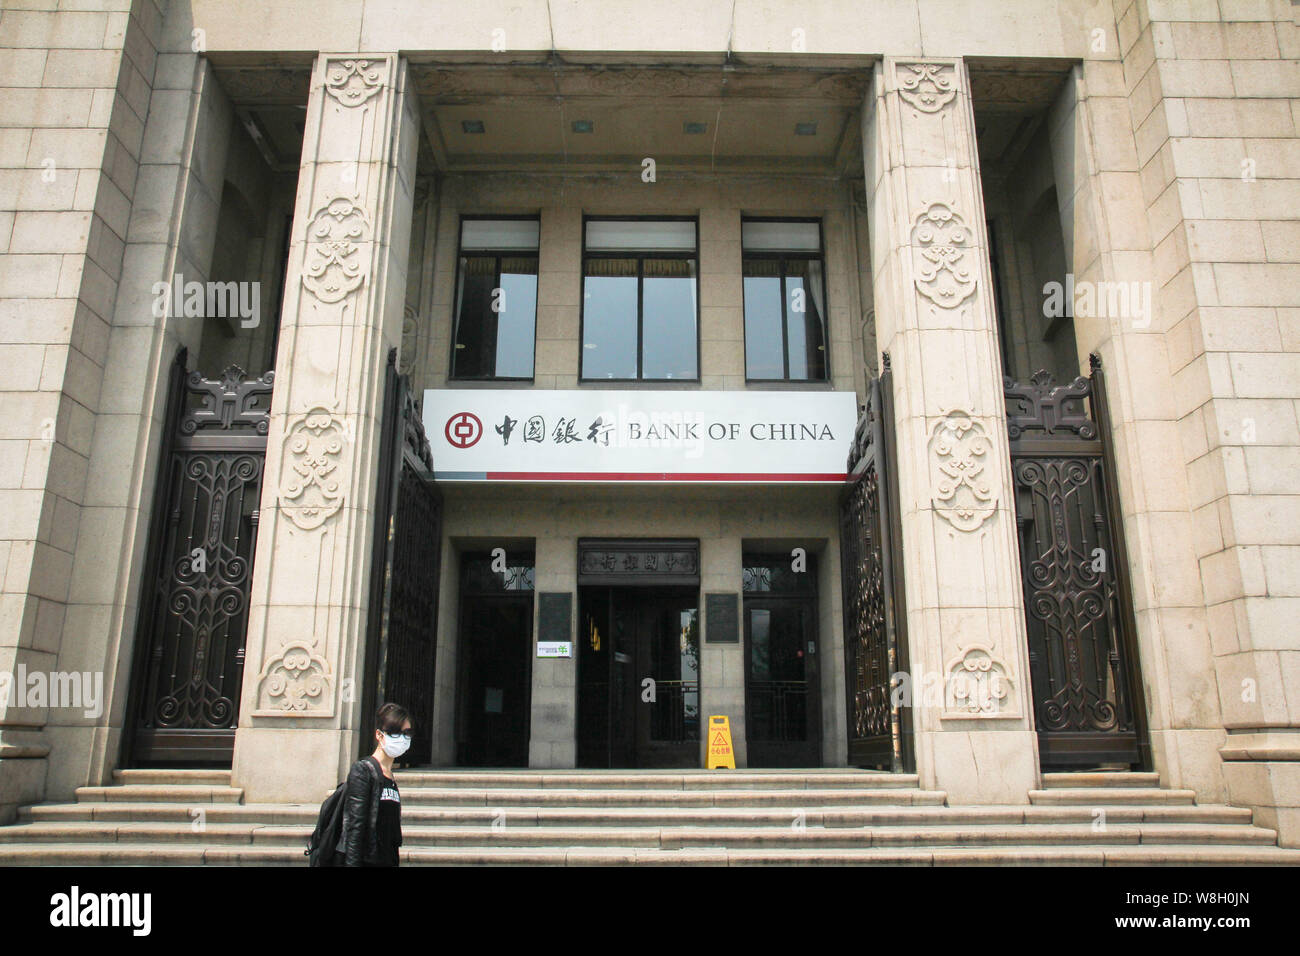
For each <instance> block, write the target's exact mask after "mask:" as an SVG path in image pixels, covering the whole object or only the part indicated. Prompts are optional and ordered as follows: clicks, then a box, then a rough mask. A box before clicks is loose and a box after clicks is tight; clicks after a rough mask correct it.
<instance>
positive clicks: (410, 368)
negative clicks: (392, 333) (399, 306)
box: [397, 305, 420, 375]
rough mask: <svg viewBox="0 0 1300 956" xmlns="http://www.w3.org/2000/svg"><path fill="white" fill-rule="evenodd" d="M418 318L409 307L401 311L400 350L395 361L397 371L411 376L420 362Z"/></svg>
mask: <svg viewBox="0 0 1300 956" xmlns="http://www.w3.org/2000/svg"><path fill="white" fill-rule="evenodd" d="M419 349H420V316H419V314H418V313H417V312H416V311H415V310H414V309H413V308H411V307H410V306H409V305H408V306H406V307H405V308H404V309H403V311H402V350H401V352H400V353H399V358H398V360H397V371H398V372H400V373H401V374H402V375H413V374H414V373H415V371H416V368H417V366H418V365H419V362H420V354H419Z"/></svg>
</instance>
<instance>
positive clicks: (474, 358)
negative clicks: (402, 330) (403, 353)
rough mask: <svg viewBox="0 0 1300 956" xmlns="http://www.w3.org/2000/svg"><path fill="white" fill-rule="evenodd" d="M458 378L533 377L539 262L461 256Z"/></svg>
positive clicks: (531, 258) (456, 354) (454, 369)
mask: <svg viewBox="0 0 1300 956" xmlns="http://www.w3.org/2000/svg"><path fill="white" fill-rule="evenodd" d="M459 271H460V280H459V282H458V283H457V289H456V336H455V341H454V342H453V343H452V366H451V374H452V377H453V378H532V377H533V335H534V329H535V326H536V322H537V257H536V256H528V255H524V256H518V255H494V254H491V253H470V254H468V255H464V256H461V259H460V270H459Z"/></svg>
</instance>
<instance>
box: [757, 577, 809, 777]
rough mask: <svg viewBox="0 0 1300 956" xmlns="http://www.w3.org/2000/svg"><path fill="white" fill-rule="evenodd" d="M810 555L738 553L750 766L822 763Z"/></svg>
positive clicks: (797, 765) (791, 765)
mask: <svg viewBox="0 0 1300 956" xmlns="http://www.w3.org/2000/svg"><path fill="white" fill-rule="evenodd" d="M814 560H815V558H814V556H813V555H806V556H805V557H804V558H803V560H802V561H801V562H799V563H796V562H794V561H792V560H791V557H790V555H789V554H770V555H768V554H761V555H760V554H746V555H745V556H744V575H743V582H744V595H745V604H744V634H745V729H746V734H745V738H746V743H747V745H748V754H749V766H751V767H820V766H821V762H822V760H821V681H820V673H821V669H820V667H819V660H820V656H819V654H818V645H817V577H816V565H815V563H814Z"/></svg>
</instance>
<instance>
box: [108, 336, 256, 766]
mask: <svg viewBox="0 0 1300 956" xmlns="http://www.w3.org/2000/svg"><path fill="white" fill-rule="evenodd" d="M186 355H187V353H186V351H185V350H184V349H182V350H181V352H180V353H179V354H178V355H177V357H176V361H175V363H174V364H173V366H172V373H171V382H170V387H169V389H168V395H167V411H166V419H165V423H164V426H163V428H164V438H163V448H162V455H161V458H160V461H159V466H158V483H157V486H156V487H157V490H156V492H155V495H154V511H153V517H152V520H151V523H150V526H149V551H148V557H147V559H146V564H145V575H144V584H143V586H142V590H141V595H140V612H139V618H138V625H137V628H136V635H137V637H136V648H137V650H136V655H135V663H134V666H133V674H132V681H131V701H130V705H129V710H128V713H129V715H130V716H129V718H128V719H129V723H128V728H127V729H128V733H127V734H126V735H125V743H126V747H127V753H126V754H124V756H125V757H126V761H125V763H126V764H127V765H128V766H129V765H130V764H132V763H137V764H138V763H162V762H167V763H217V764H225V765H227V766H229V764H230V760H231V756H232V754H233V752H234V745H235V726H236V725H237V724H238V721H239V692H240V683H241V680H242V678H243V671H244V639H245V634H246V630H247V627H248V597H249V587H250V585H251V583H252V571H253V567H252V565H253V551H254V547H255V545H256V540H257V517H258V507H259V499H260V496H261V488H262V465H263V462H264V459H265V456H266V433H267V428H268V425H269V411H270V405H271V383H272V380H273V378H274V373H272V372H266V373H265V374H263V375H261V376H259V377H257V378H247V377H245V375H244V372H243V370H242V369H239V368H236V367H235V366H231V367H230V368H228V369H226V371H225V372H224V373H222V375H221V377H220V378H215V379H210V378H204V377H203V375H202V374H201V373H199V372H197V371H195V372H190V371H187V370H186V367H185V365H186Z"/></svg>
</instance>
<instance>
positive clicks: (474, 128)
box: [460, 120, 486, 133]
mask: <svg viewBox="0 0 1300 956" xmlns="http://www.w3.org/2000/svg"><path fill="white" fill-rule="evenodd" d="M460 131H461V132H462V133H483V132H486V130H485V129H484V128H483V121H482V120H461V121H460Z"/></svg>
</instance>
